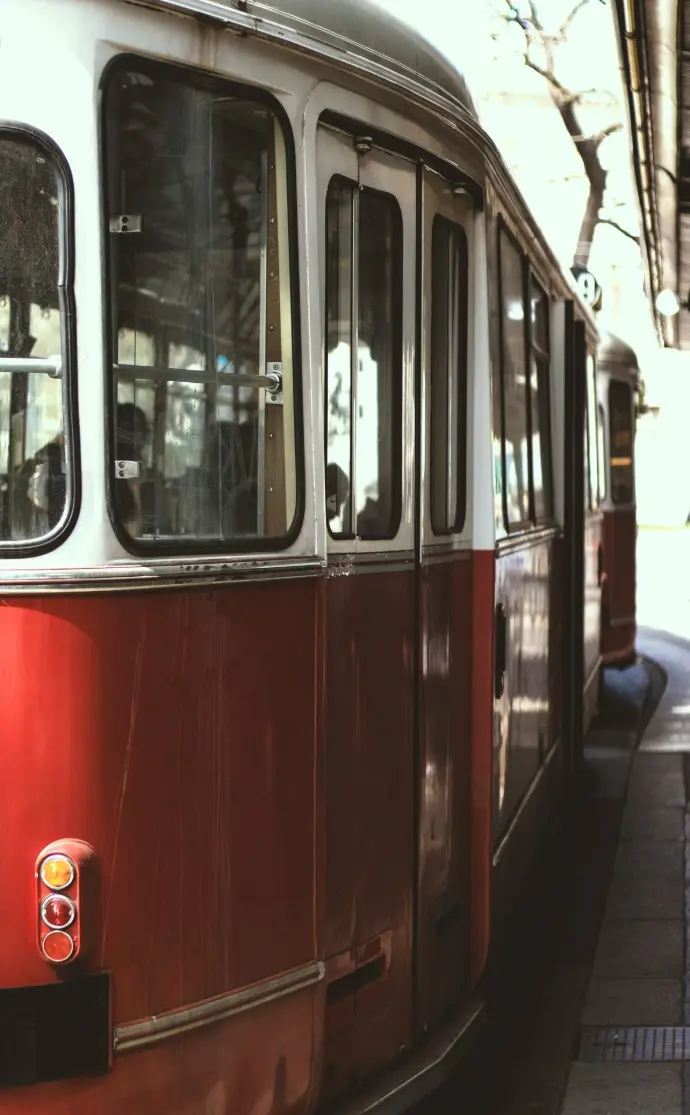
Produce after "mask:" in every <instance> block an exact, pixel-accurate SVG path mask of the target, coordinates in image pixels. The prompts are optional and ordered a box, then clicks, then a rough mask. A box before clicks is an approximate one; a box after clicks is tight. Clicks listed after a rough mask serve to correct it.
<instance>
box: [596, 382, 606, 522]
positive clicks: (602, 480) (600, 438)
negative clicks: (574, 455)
mask: <svg viewBox="0 0 690 1115" xmlns="http://www.w3.org/2000/svg"><path fill="white" fill-rule="evenodd" d="M598 411H599V426H598V428H597V460H598V463H599V499H600V500H604V499H606V492H607V485H606V433H605V430H606V420H605V418H604V408H603V406H602V405H601V403H600V404H599V407H598Z"/></svg>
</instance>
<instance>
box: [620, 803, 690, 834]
mask: <svg viewBox="0 0 690 1115" xmlns="http://www.w3.org/2000/svg"><path fill="white" fill-rule="evenodd" d="M621 837H622V839H623V840H631V839H644V840H682V839H683V810H682V809H681V808H680V807H679V806H677V807H675V808H670V809H669V808H666V807H665V806H645V805H637V806H636V805H634V804H632V803H630V802H629V803H628V804H627V805H626V807H625V813H624V814H623V826H622V828H621Z"/></svg>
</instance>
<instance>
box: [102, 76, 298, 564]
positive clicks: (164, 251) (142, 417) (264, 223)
mask: <svg viewBox="0 0 690 1115" xmlns="http://www.w3.org/2000/svg"><path fill="white" fill-rule="evenodd" d="M106 142H107V160H108V183H109V184H108V217H107V219H108V230H109V238H110V258H111V268H110V273H111V283H112V287H111V290H112V295H111V296H112V362H113V373H114V380H115V383H114V394H115V402H116V406H115V408H114V427H115V428H114V476H113V478H112V484H113V489H112V491H113V497H112V501H113V507H114V511H115V515H116V518H117V520H118V522H119V525H120V527H121V528H123V529H124V530H125V531H126V532H127V534H128V535H129V537H130V538H131V539H133V540H136V541H138V542H140V543H143V544H148V545H154V546H155V545H160V544H166V543H167V544H168V545H173V546H183V547H184V546H185V545H188V546H194V545H197V546H198V545H201V546H202V547H203V546H206V545H208V546H210V547H214V546H215V547H218V546H222V545H223V544H226V545H230V546H232V545H233V544H239V545H242V544H248V545H251V544H252V541H253V540H254V541H256V542H257V543H260V541H261V540H262V539H275V540H279V539H281V538H285V537H286V536H287V535H288V534H289V532H290V530H291V527H292V524H293V520H294V518H295V514H296V508H297V490H296V488H297V485H296V475H295V472H296V468H295V429H294V426H295V420H294V395H293V353H292V315H291V291H290V260H289V234H288V181H287V179H288V175H287V161H286V160H287V155H286V148H285V141H284V138H283V133H282V129H281V126H280V123H279V121H278V118H277V116H276V114H275V113H274V112H273V111H272V110H271V108H270V107H268V106H267V105H265V104H263V103H260V102H259V101H255V100H253V99H252V96H251V93H246V92H245V93H242V94H240V93H238V92H237V91H236V90H234V89H232V88H227V87H225V86H223V85H220V84H216V83H209V82H208V81H206V80H205V79H203V78H202V77H197V76H195V75H190V74H189V73H188V72H187V71H177V70H175V69H173V68H171V67H160V66H154V65H152V66H148V65H145V64H144V63H142V64H141V65H140V66H137V67H136V68H135V69H133V68H132V63H131V60H130V61H129V62H128V63H127V66H126V68H124V67H118V68H117V69H116V70H115V71H111V76H110V79H109V84H108V87H107V93H106Z"/></svg>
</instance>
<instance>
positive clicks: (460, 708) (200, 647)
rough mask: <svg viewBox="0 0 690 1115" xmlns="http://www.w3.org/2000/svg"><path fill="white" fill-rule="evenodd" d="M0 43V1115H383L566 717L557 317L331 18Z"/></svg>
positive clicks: (113, 20)
mask: <svg viewBox="0 0 690 1115" xmlns="http://www.w3.org/2000/svg"><path fill="white" fill-rule="evenodd" d="M0 13H2V16H3V20H2V25H3V33H2V44H1V48H0V49H1V51H2V62H3V64H2V67H1V68H0V104H1V105H2V110H1V114H0V115H1V119H2V124H1V125H0V162H1V165H2V175H1V177H0V181H1V182H2V190H3V196H4V199H5V200H4V202H3V204H2V207H0V349H1V353H0V476H1V478H2V479H1V490H0V562H1V565H0V582H1V587H0V592H1V595H2V610H1V611H0V632H1V638H0V668H1V671H2V679H3V684H2V687H1V690H0V692H1V697H0V709H1V718H2V724H3V778H2V781H1V783H0V812H1V814H2V816H3V821H4V831H5V835H6V854H5V859H4V871H5V875H6V882H5V887H6V906H7V917H6V929H5V947H4V948H3V950H2V953H1V955H0V1033H1V1034H2V1041H1V1042H0V1086H2V1088H3V1092H2V1110H3V1112H8V1115H47V1113H48V1112H50V1113H51V1115H96V1113H104V1115H105V1113H112V1115H116V1113H117V1115H120V1113H121V1112H123V1111H125V1110H126V1111H127V1112H128V1113H130V1115H200V1113H202V1112H203V1113H204V1115H224V1113H229V1112H231V1111H232V1112H233V1115H258V1113H261V1115H273V1113H275V1115H278V1113H281V1112H287V1111H288V1110H289V1111H290V1112H293V1113H299V1112H307V1111H308V1110H310V1109H312V1108H313V1107H314V1106H315V1105H317V1104H320V1103H322V1102H324V1101H325V1100H336V1099H340V1100H341V1101H342V1102H343V1103H346V1104H350V1106H351V1108H352V1109H353V1110H354V1109H360V1110H361V1109H364V1108H365V1107H366V1109H367V1110H369V1111H374V1110H378V1111H381V1112H383V1111H391V1110H392V1109H393V1108H395V1109H396V1111H399V1110H401V1108H402V1107H403V1106H404V1105H405V1104H406V1103H409V1102H411V1100H412V1099H413V1098H414V1097H415V1096H418V1095H419V1094H420V1092H422V1091H424V1090H425V1089H427V1088H429V1087H430V1086H431V1085H432V1084H433V1083H435V1082H436V1081H437V1080H438V1079H439V1077H440V1076H441V1075H442V1074H443V1072H444V1071H446V1069H447V1068H448V1067H449V1066H450V1065H451V1064H452V1063H453V1060H454V1058H455V1057H456V1055H457V1053H458V1050H459V1049H460V1048H461V1045H462V1041H463V1038H464V1036H465V1035H466V1033H467V1032H468V1028H470V1027H471V1023H472V1022H473V1021H474V1020H475V1019H476V1017H477V1015H478V1012H479V1011H480V1009H481V977H482V973H483V971H484V969H485V965H486V958H487V953H488V949H489V944H490V940H491V936H492V933H493V932H494V930H495V928H496V926H497V925H499V924H500V919H501V916H502V911H503V910H504V909H505V907H506V904H507V901H508V897H509V895H510V894H511V893H512V892H513V890H514V889H515V886H516V884H517V882H518V881H519V878H520V876H521V874H522V872H523V871H524V869H525V867H526V865H527V864H528V862H529V859H530V856H531V853H532V850H533V848H534V845H535V843H536V841H537V840H538V838H539V836H540V834H541V833H542V832H543V831H544V826H545V825H546V823H547V822H548V821H549V819H550V817H552V816H553V814H554V812H555V810H557V808H558V806H559V804H560V803H561V802H562V800H563V795H564V794H565V793H567V789H568V785H569V778H570V775H571V774H572V772H573V770H574V769H575V768H576V766H577V762H578V752H579V745H580V741H581V736H582V732H583V729H584V726H585V725H586V723H587V721H588V719H589V717H591V714H592V709H593V702H594V700H595V694H596V690H597V677H598V670H599V614H600V603H601V590H600V582H601V560H600V547H601V512H600V509H599V500H600V486H599V479H598V472H597V468H598V465H597V448H596V447H597V445H598V444H599V442H598V438H599V434H598V428H597V422H598V412H597V408H596V405H595V403H594V400H595V399H596V395H595V385H594V374H595V372H594V354H595V352H596V343H597V338H596V332H595V329H594V326H593V323H592V320H591V318H590V317H589V316H588V312H587V310H586V309H585V308H584V307H583V306H581V305H580V304H579V303H578V302H577V298H576V296H575V295H574V293H573V291H572V289H571V286H570V285H569V283H568V281H567V280H566V278H565V277H564V276H563V274H562V273H561V271H560V270H559V268H558V266H557V264H556V261H555V259H554V257H553V256H552V254H551V253H550V251H549V249H548V246H547V245H546V244H545V242H544V240H543V238H542V237H541V235H540V232H539V230H538V228H537V227H536V225H535V223H534V221H533V220H532V218H531V216H530V214H529V212H528V210H527V208H526V206H525V205H524V203H523V201H522V199H521V197H520V195H519V194H518V192H517V190H516V188H515V186H514V184H513V183H512V181H511V179H510V177H509V175H508V173H507V171H506V169H505V167H504V165H503V164H502V162H501V160H500V158H499V156H498V154H497V152H496V150H495V148H494V146H493V145H492V143H491V142H490V140H489V139H488V138H487V136H486V135H485V134H484V133H483V131H482V130H481V128H480V127H479V124H478V123H477V120H476V117H475V114H474V111H473V107H472V103H471V100H470V98H469V96H468V94H467V91H466V88H465V85H464V83H463V81H462V79H461V78H460V77H459V76H458V75H457V74H456V73H455V71H454V70H453V69H452V68H451V67H450V65H448V64H447V63H446V62H445V61H444V60H443V59H442V58H441V57H439V56H438V55H436V54H435V53H434V52H433V51H432V50H431V49H430V48H429V47H428V46H427V45H426V44H424V43H423V42H422V41H421V40H419V39H418V38H417V37H416V36H414V35H413V34H412V33H411V32H408V31H407V30H405V29H404V28H402V27H401V26H400V25H399V24H397V23H396V22H395V21H393V20H391V19H390V18H388V17H387V16H384V15H383V14H381V13H380V12H377V11H376V10H375V9H373V8H371V7H370V6H368V5H367V4H365V3H363V2H360V0H357V2H355V0H350V2H349V3H347V4H341V3H323V2H318V3H317V2H316V0H275V2H273V3H268V2H263V0H262V2H259V0H142V2H141V3H138V2H137V0H133V2H129V3H126V2H124V0H79V2H75V0H50V2H47V0H21V2H20V0H0ZM391 1074H392V1075H391ZM372 1081H373V1083H371V1082H372ZM363 1082H364V1083H363Z"/></svg>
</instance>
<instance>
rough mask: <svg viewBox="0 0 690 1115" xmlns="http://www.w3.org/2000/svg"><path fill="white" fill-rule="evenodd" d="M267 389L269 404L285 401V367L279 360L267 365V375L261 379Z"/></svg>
mask: <svg viewBox="0 0 690 1115" xmlns="http://www.w3.org/2000/svg"><path fill="white" fill-rule="evenodd" d="M260 378H261V379H262V380H263V386H265V388H266V402H267V403H282V401H283V365H282V363H281V362H280V361H279V360H271V361H269V363H268V364H267V365H266V375H265V376H261V377H260Z"/></svg>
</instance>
